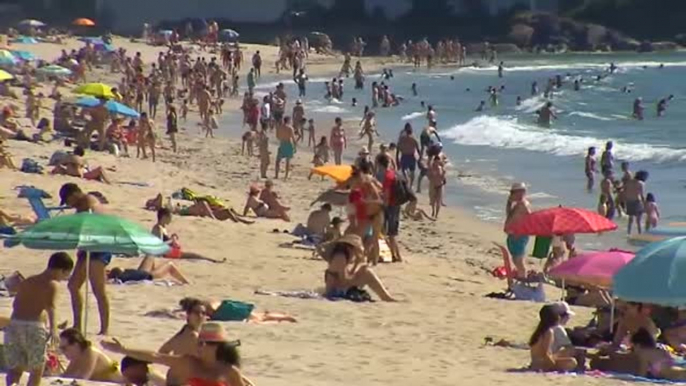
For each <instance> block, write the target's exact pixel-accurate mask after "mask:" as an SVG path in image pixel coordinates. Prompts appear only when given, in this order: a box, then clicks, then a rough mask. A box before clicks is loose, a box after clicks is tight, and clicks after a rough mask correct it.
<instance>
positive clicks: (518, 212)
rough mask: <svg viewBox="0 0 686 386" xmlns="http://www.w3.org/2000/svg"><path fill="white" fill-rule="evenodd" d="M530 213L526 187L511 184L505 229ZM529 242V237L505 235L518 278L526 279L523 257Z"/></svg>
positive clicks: (520, 183) (521, 183) (519, 184)
mask: <svg viewBox="0 0 686 386" xmlns="http://www.w3.org/2000/svg"><path fill="white" fill-rule="evenodd" d="M529 213H531V206H530V204H529V201H528V200H527V199H526V185H525V184H524V183H523V182H517V183H514V184H512V187H511V188H510V196H509V197H508V198H507V205H506V207H505V228H506V229H507V227H508V226H509V225H510V224H511V223H513V222H515V221H517V220H518V219H519V218H521V217H523V216H526V215H528V214H529ZM528 242H529V236H516V235H511V234H508V235H507V250H508V251H509V252H510V255H511V256H512V262H513V263H514V266H515V268H516V270H517V272H516V275H517V277H518V278H524V277H526V267H525V266H524V257H525V256H526V245H527V244H528Z"/></svg>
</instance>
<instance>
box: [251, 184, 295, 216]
mask: <svg viewBox="0 0 686 386" xmlns="http://www.w3.org/2000/svg"><path fill="white" fill-rule="evenodd" d="M259 194H260V189H258V188H257V187H255V186H251V187H250V192H249V193H248V199H247V200H246V201H245V208H243V216H247V215H248V211H249V210H252V211H253V212H254V213H255V215H256V216H257V217H264V218H275V219H276V218H280V219H282V220H284V221H291V219H290V217H288V213H286V212H285V211H283V210H277V209H272V208H270V207H269V205H267V204H266V203H265V202H264V201H262V200H260V199H259V197H258V195H259Z"/></svg>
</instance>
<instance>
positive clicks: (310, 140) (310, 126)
mask: <svg viewBox="0 0 686 386" xmlns="http://www.w3.org/2000/svg"><path fill="white" fill-rule="evenodd" d="M307 133H308V135H307V147H310V146H313V147H314V145H316V144H317V143H316V141H315V130H314V119H310V120H308V121H307Z"/></svg>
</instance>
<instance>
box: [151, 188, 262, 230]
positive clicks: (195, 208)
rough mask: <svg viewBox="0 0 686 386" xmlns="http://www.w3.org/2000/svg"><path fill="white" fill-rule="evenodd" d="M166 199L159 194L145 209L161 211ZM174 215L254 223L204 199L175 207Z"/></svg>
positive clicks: (173, 209) (229, 209) (230, 209)
mask: <svg viewBox="0 0 686 386" xmlns="http://www.w3.org/2000/svg"><path fill="white" fill-rule="evenodd" d="M164 207H165V205H164V197H162V194H158V195H157V196H156V197H155V198H153V199H150V200H148V201H147V202H146V203H145V208H146V209H148V210H159V209H161V208H164ZM171 211H172V213H174V214H178V215H181V216H196V217H210V218H212V219H215V220H219V221H226V220H231V221H233V222H235V223H242V224H253V223H254V221H252V220H248V219H246V218H244V217H243V216H241V215H240V214H239V213H238V212H236V211H235V210H234V209H233V208H227V207H222V206H215V205H210V203H208V202H207V201H206V200H203V199H202V198H200V199H198V200H197V201H196V202H194V203H193V204H191V205H189V206H180V205H177V206H174V207H173V208H171Z"/></svg>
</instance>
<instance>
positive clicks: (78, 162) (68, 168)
mask: <svg viewBox="0 0 686 386" xmlns="http://www.w3.org/2000/svg"><path fill="white" fill-rule="evenodd" d="M85 154H86V152H85V151H84V150H83V148H82V147H80V146H77V147H76V148H74V152H73V153H72V154H70V155H68V156H66V157H64V158H63V159H62V160H61V161H60V163H59V164H58V165H57V166H55V168H54V169H53V170H52V174H61V175H67V176H72V177H79V178H83V179H86V180H95V181H100V182H104V183H106V184H109V183H110V180H109V178H108V177H107V174H106V173H105V171H104V170H103V169H102V167H97V168H94V169H89V168H88V166H87V165H86V163H85V162H84V161H83V157H84V155H85Z"/></svg>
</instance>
